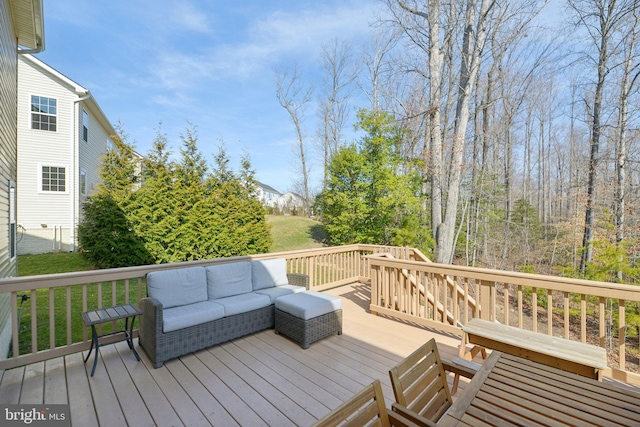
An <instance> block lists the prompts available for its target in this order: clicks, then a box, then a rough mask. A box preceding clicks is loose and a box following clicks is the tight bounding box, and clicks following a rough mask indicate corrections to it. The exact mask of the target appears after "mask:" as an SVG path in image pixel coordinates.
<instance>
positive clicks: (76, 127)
mask: <svg viewBox="0 0 640 427" xmlns="http://www.w3.org/2000/svg"><path fill="white" fill-rule="evenodd" d="M76 95H78V99H76V100H74V101H73V107H72V111H71V114H72V115H73V132H72V133H71V164H70V167H69V180H70V183H69V199H70V207H71V209H70V212H71V217H70V222H69V225H70V227H69V252H73V251H74V250H75V245H76V194H78V191H76V186H77V185H78V180H77V179H76V171H77V169H78V167H77V166H79V165H78V163H79V162H78V161H77V157H78V155H79V154H78V151H79V148H78V149H76V147H77V146H78V144H79V143H80V122H79V120H78V116H79V115H80V110H79V108H78V107H79V103H80V101H84V100H85V99H89V98H91V94H90V93H89V91H88V90H87V91H85V92H80V93H77V92H76ZM61 232H62V230H61Z"/></svg>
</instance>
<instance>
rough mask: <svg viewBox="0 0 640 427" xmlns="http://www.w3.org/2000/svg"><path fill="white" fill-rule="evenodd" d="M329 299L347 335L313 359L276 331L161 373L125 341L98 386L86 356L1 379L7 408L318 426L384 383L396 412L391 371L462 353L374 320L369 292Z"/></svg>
mask: <svg viewBox="0 0 640 427" xmlns="http://www.w3.org/2000/svg"><path fill="white" fill-rule="evenodd" d="M327 292H328V293H331V294H333V295H339V296H341V297H342V298H343V316H344V319H343V334H342V335H340V336H332V337H329V338H326V339H324V340H322V341H319V342H316V343H313V344H312V345H311V347H310V348H309V349H308V350H302V349H301V348H300V346H299V345H298V344H296V343H294V342H292V341H290V340H288V339H287V338H284V337H282V336H279V335H275V334H274V332H273V330H272V329H270V330H266V331H262V332H260V333H257V334H254V335H250V336H247V337H244V338H241V339H237V340H235V341H232V342H229V343H226V344H222V345H219V346H214V347H211V348H209V349H206V350H203V351H199V352H197V353H193V354H189V355H187V356H184V357H181V358H179V359H174V360H172V361H170V362H167V363H165V365H164V366H163V367H161V368H159V369H154V368H153V367H152V365H151V362H150V361H149V359H148V357H147V356H146V354H145V352H144V351H143V350H142V349H139V351H138V353H139V354H140V356H141V358H142V361H141V362H136V360H135V358H134V356H133V354H132V353H131V351H130V350H129V348H128V346H127V344H126V343H124V342H122V343H118V344H115V345H109V346H105V347H102V348H101V349H100V354H101V359H100V360H99V361H98V366H97V368H96V372H95V375H94V377H93V378H91V377H90V376H89V374H90V372H91V365H92V363H87V364H86V365H85V364H84V363H83V356H84V354H81V353H76V354H72V355H69V356H65V357H63V358H57V359H51V360H47V361H45V362H40V363H36V364H33V365H29V366H26V367H21V368H16V369H11V370H7V371H4V372H0V403H3V404H12V403H20V404H55V403H64V404H67V403H68V404H70V407H71V422H72V425H73V426H82V427H84V426H97V425H100V426H125V425H129V426H135V427H140V426H153V425H158V426H181V425H189V426H204V425H214V424H215V425H220V426H223V425H224V426H232V425H242V426H259V425H268V426H308V425H311V424H313V423H314V422H315V421H316V420H317V419H319V418H321V417H323V416H324V415H325V414H327V413H328V412H329V411H330V410H331V409H333V408H335V407H337V406H338V405H340V404H341V403H342V402H344V401H345V400H347V399H349V398H350V397H351V396H353V395H354V394H355V393H356V392H358V391H360V390H361V389H362V388H364V387H365V386H366V385H368V384H370V383H371V382H372V381H373V380H374V379H380V380H381V381H382V385H383V392H384V395H385V398H386V399H387V405H388V406H390V405H391V403H392V401H393V391H392V389H391V386H390V383H389V374H388V371H389V369H390V368H391V367H392V366H394V365H395V364H396V363H398V362H399V361H400V360H402V359H403V358H404V357H406V356H407V355H408V354H410V353H411V352H412V351H413V350H415V349H416V348H417V347H419V346H420V345H421V344H423V343H424V342H425V341H426V340H428V339H430V338H432V337H435V338H436V340H437V342H438V347H439V350H440V353H441V354H442V355H443V356H445V357H454V356H456V355H457V354H458V348H457V347H458V345H459V343H460V339H459V338H458V337H455V336H452V335H446V334H442V333H439V332H437V331H431V330H428V329H426V328H422V327H416V326H413V325H411V324H408V323H406V322H402V321H397V320H392V319H389V318H385V317H382V316H373V315H371V314H370V313H368V310H367V307H368V304H369V298H370V295H369V288H368V286H365V285H361V284H353V285H348V286H343V287H340V288H336V289H333V290H330V291H327ZM78 321H80V319H78ZM135 343H136V347H137V340H135ZM92 360H93V355H92V359H91V361H92ZM451 380H452V377H451V378H450V381H451ZM465 385H466V382H463V381H461V389H464V386H465ZM460 393H461V391H458V395H459V394H460Z"/></svg>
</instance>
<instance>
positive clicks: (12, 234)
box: [9, 181, 18, 259]
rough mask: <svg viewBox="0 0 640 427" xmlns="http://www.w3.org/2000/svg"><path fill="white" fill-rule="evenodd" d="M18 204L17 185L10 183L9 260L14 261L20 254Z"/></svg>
mask: <svg viewBox="0 0 640 427" xmlns="http://www.w3.org/2000/svg"><path fill="white" fill-rule="evenodd" d="M16 204H17V203H16V184H15V183H14V182H13V181H9V259H14V258H15V257H16V254H17V253H18V240H17V239H16V237H17V224H16Z"/></svg>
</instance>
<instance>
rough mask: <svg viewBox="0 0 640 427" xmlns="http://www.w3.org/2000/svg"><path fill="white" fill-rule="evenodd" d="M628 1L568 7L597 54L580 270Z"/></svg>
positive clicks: (591, 0)
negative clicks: (606, 107) (605, 110)
mask: <svg viewBox="0 0 640 427" xmlns="http://www.w3.org/2000/svg"><path fill="white" fill-rule="evenodd" d="M631 3H635V1H631V2H630V1H625V0H622V1H620V2H618V0H569V1H568V4H569V7H570V8H571V9H572V10H573V12H574V13H575V16H576V18H577V27H578V28H582V29H584V30H585V31H586V33H587V34H588V35H589V39H590V42H591V43H593V45H594V48H595V53H596V54H597V55H596V57H591V56H590V55H589V58H590V60H591V61H592V62H593V63H594V64H595V65H596V70H597V79H596V83H595V90H594V95H593V103H592V107H591V114H592V116H591V119H592V121H591V141H590V154H589V178H588V183H587V201H586V207H585V220H584V234H583V239H582V256H581V259H580V271H581V272H583V273H584V272H585V271H586V267H587V263H588V262H590V261H591V259H592V256H593V236H594V234H593V233H594V223H595V216H594V203H595V188H596V184H597V182H596V181H597V172H598V163H599V160H600V157H599V150H600V138H601V136H602V131H603V123H602V120H603V110H602V109H603V103H602V101H603V95H604V90H605V82H606V80H607V76H608V75H609V73H610V71H611V65H610V60H611V58H612V56H613V55H614V54H615V52H616V49H617V48H618V46H616V44H617V43H616V31H618V29H619V27H620V23H621V20H622V19H623V18H624V17H625V15H626V14H627V13H628V12H629V7H630V5H631Z"/></svg>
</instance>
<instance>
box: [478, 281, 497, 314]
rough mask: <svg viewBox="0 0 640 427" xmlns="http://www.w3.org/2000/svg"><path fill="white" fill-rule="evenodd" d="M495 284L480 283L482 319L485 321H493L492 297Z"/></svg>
mask: <svg viewBox="0 0 640 427" xmlns="http://www.w3.org/2000/svg"><path fill="white" fill-rule="evenodd" d="M494 287H495V282H489V281H487V280H481V281H480V318H481V319H484V320H493V319H492V318H491V307H492V304H491V297H492V295H493V288H494Z"/></svg>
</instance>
